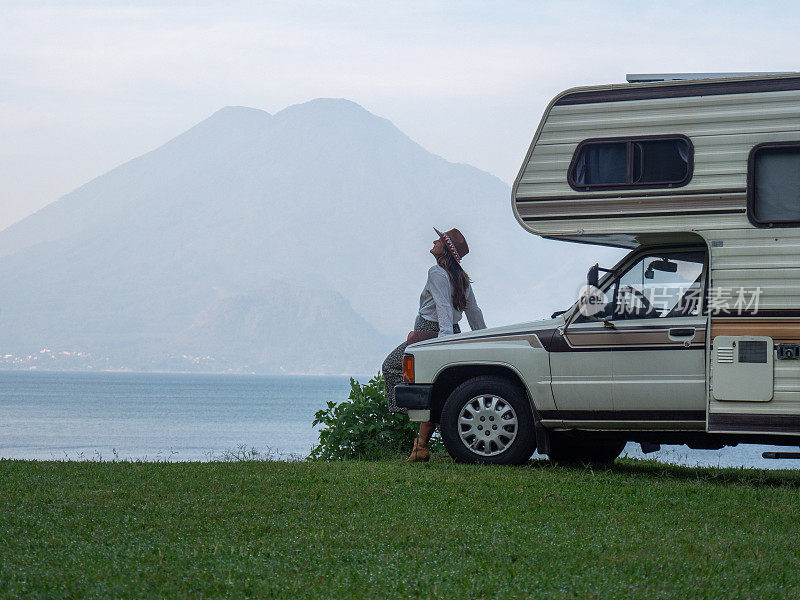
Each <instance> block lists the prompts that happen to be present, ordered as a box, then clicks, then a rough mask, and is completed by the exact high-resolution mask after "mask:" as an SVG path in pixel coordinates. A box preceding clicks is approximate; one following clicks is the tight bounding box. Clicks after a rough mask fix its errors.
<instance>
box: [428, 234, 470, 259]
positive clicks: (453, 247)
mask: <svg viewBox="0 0 800 600" xmlns="http://www.w3.org/2000/svg"><path fill="white" fill-rule="evenodd" d="M433 230H434V231H435V232H436V233H438V234H439V237H440V238H442V241H443V242H444V245H445V246H446V247H447V249H448V250H449V251H450V254H452V255H453V258H455V259H456V260H457V261H458V262H461V259H462V258H464V256H466V255H467V253H468V252H469V246H468V245H467V240H466V239H464V235H463V234H462V233H461V232H460V231H459V230H458V229H456V228H455V227H454V228H453V229H451V230H450V231H445V232H444V233H442V232H441V231H439V230H438V229H436V227H434V228H433Z"/></svg>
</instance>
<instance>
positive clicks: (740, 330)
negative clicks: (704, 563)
mask: <svg viewBox="0 0 800 600" xmlns="http://www.w3.org/2000/svg"><path fill="white" fill-rule="evenodd" d="M705 77H708V76H705ZM654 79H655V80H654ZM798 132H800V77H799V76H797V75H791V74H790V75H747V76H741V77H738V76H732V75H731V74H726V75H725V76H723V77H717V78H713V77H711V78H702V79H696V78H685V79H676V78H662V80H658V78H652V77H651V78H650V79H648V80H647V81H643V82H638V81H635V82H632V83H627V84H620V85H611V86H598V87H595V88H576V89H572V90H567V91H565V92H563V93H561V94H559V95H558V96H557V97H556V98H555V99H554V100H553V101H552V102H551V104H550V105H549V106H548V108H547V110H546V111H545V114H544V116H543V118H542V122H541V124H540V126H539V128H538V130H537V132H536V134H535V135H534V138H533V142H532V143H531V147H530V149H529V151H528V154H527V156H526V157H525V160H524V162H523V165H522V168H521V169H520V173H519V175H518V176H517V179H516V181H515V184H514V187H513V191H512V209H513V213H514V215H515V217H516V218H517V221H518V222H519V223H520V225H521V226H523V227H524V228H525V229H526V230H528V231H530V232H531V233H533V234H535V235H540V236H542V237H546V238H552V239H559V240H565V241H572V242H580V243H590V244H598V245H611V246H618V247H623V248H628V249H629V250H630V252H629V253H628V254H627V256H625V257H624V258H623V259H622V260H621V261H619V263H618V264H616V265H611V266H607V267H601V266H600V265H594V266H592V267H591V268H589V271H588V274H587V283H586V286H585V288H584V289H583V290H582V291H581V293H580V295H579V297H578V300H577V301H576V302H575V304H574V305H573V306H571V307H569V308H568V309H567V310H563V311H557V312H556V313H554V314H553V317H552V318H551V319H548V320H544V321H535V322H529V323H522V324H517V325H512V326H507V327H498V328H493V329H485V330H480V331H474V332H471V333H463V334H459V335H453V336H445V337H441V338H437V339H434V340H428V341H425V342H420V343H417V344H413V345H411V346H409V347H408V348H407V350H406V357H405V360H404V367H405V368H404V379H405V382H404V383H403V384H401V385H399V386H397V388H396V398H397V402H398V404H399V405H400V406H404V407H406V408H408V410H409V417H410V418H411V420H414V421H427V420H434V421H437V422H439V423H440V429H441V434H442V438H443V440H444V442H445V446H446V448H447V450H448V452H449V453H450V454H451V456H453V458H455V459H456V460H459V461H464V462H483V463H495V464H517V463H521V462H524V461H526V460H528V459H529V458H530V456H531V454H532V453H533V451H534V450H535V449H538V451H539V452H540V453H542V454H547V455H549V456H550V458H552V459H554V460H578V461H595V462H606V461H610V460H614V459H615V458H616V457H617V456H618V455H619V454H620V453H621V451H622V449H623V447H624V445H625V443H627V442H629V441H634V442H640V443H648V444H661V443H671V444H688V445H689V446H690V447H692V448H722V447H723V446H725V445H735V444H738V443H747V442H750V443H774V444H781V445H800V361H798V360H796V359H797V358H798V357H797V354H798V353H800V233H799V232H800V229H798V226H800V177H798V176H797V173H798V172H800V133H798ZM601 274H602V276H601Z"/></svg>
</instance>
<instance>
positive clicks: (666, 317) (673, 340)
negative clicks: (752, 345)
mask: <svg viewBox="0 0 800 600" xmlns="http://www.w3.org/2000/svg"><path fill="white" fill-rule="evenodd" d="M706 263H707V261H706V253H705V251H690V252H686V251H683V252H680V251H678V252H676V251H669V252H665V251H662V252H653V253H647V254H645V255H643V256H641V258H640V259H639V260H638V261H636V262H635V263H634V264H633V265H632V266H631V267H630V268H629V269H628V270H626V271H625V272H624V273H623V274H622V275H621V276H619V278H618V279H617V281H616V284H615V286H614V287H615V289H614V294H615V300H614V314H613V316H612V317H611V322H612V324H613V325H614V327H615V329H613V330H612V332H611V334H610V335H609V339H610V340H613V341H612V344H613V350H612V353H611V371H612V378H613V385H612V397H613V404H614V411H615V412H617V413H618V416H619V415H620V413H621V414H624V415H627V416H629V417H630V418H631V420H643V421H661V420H663V421H694V422H698V423H699V422H701V421H705V407H706V358H705V357H706V330H707V327H708V317H707V316H706V315H704V314H703V310H702V306H701V304H702V298H703V293H702V291H703V290H702V288H703V285H704V282H705V279H706V277H705V272H706Z"/></svg>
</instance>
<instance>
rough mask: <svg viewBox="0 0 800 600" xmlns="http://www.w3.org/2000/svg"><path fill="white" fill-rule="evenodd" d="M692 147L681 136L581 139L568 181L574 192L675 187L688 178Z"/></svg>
mask: <svg viewBox="0 0 800 600" xmlns="http://www.w3.org/2000/svg"><path fill="white" fill-rule="evenodd" d="M692 158H693V157H692V144H691V142H690V141H689V138H687V137H685V136H677V135H675V136H651V137H637V138H606V139H592V140H585V141H583V142H581V143H580V144H578V147H577V148H576V150H575V155H574V156H573V158H572V163H571V164H570V168H569V173H568V180H569V184H570V185H571V186H572V188H573V189H575V190H578V191H585V190H593V189H595V190H596V189H622V188H634V189H635V188H652V187H678V186H681V185H685V184H687V183H688V182H689V179H691V172H692Z"/></svg>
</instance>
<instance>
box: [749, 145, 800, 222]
mask: <svg viewBox="0 0 800 600" xmlns="http://www.w3.org/2000/svg"><path fill="white" fill-rule="evenodd" d="M747 216H748V217H749V218H750V222H751V223H753V224H754V225H756V226H757V227H773V226H775V225H778V226H781V225H784V226H785V225H790V226H798V225H800V142H773V143H767V144H759V145H758V146H756V147H755V148H753V150H752V151H751V152H750V160H749V164H748V172H747Z"/></svg>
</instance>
